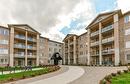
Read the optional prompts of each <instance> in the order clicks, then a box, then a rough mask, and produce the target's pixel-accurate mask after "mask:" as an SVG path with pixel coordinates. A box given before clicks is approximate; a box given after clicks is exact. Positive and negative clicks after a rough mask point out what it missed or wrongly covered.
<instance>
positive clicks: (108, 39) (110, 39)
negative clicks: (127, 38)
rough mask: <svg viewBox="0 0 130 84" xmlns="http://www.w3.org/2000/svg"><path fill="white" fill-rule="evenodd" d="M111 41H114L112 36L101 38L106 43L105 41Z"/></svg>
mask: <svg viewBox="0 0 130 84" xmlns="http://www.w3.org/2000/svg"><path fill="white" fill-rule="evenodd" d="M112 41H114V37H109V38H106V39H103V40H102V43H107V42H112Z"/></svg>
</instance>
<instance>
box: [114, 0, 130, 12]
mask: <svg viewBox="0 0 130 84" xmlns="http://www.w3.org/2000/svg"><path fill="white" fill-rule="evenodd" d="M115 4H116V5H117V7H116V9H121V10H122V12H123V13H124V12H127V11H129V10H130V0H117V1H116V2H115Z"/></svg>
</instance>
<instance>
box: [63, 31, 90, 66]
mask: <svg viewBox="0 0 130 84" xmlns="http://www.w3.org/2000/svg"><path fill="white" fill-rule="evenodd" d="M85 39H87V32H86V33H83V34H81V35H79V36H78V35H75V34H68V35H67V36H66V37H65V38H64V40H63V42H64V64H69V65H76V64H78V65H87V62H88V57H87V56H88V55H87V54H88V51H87V49H88V48H87V46H88V44H87V40H85Z"/></svg>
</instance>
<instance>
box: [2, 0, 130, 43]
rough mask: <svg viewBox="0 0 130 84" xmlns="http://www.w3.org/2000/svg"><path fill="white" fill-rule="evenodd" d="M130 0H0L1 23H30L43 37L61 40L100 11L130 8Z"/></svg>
mask: <svg viewBox="0 0 130 84" xmlns="http://www.w3.org/2000/svg"><path fill="white" fill-rule="evenodd" d="M129 3H130V0H0V25H7V24H28V25H30V26H31V27H32V28H34V29H35V30H37V31H39V32H40V33H41V35H42V36H43V37H47V38H49V39H51V40H55V41H59V42H61V41H62V40H63V39H64V37H65V36H66V35H67V34H77V35H80V34H82V33H84V32H86V30H85V28H86V27H87V25H89V23H90V22H91V21H92V20H93V19H94V18H95V17H96V16H97V15H98V14H99V13H103V12H108V11H113V10H117V9H121V10H122V12H123V13H125V12H127V11H129V10H130V5H129Z"/></svg>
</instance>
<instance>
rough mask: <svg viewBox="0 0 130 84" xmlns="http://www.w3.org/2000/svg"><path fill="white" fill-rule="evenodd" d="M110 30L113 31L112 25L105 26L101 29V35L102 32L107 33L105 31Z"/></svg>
mask: <svg viewBox="0 0 130 84" xmlns="http://www.w3.org/2000/svg"><path fill="white" fill-rule="evenodd" d="M111 29H114V27H113V25H109V26H107V27H104V28H103V29H102V33H103V32H107V31H109V30H111Z"/></svg>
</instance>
